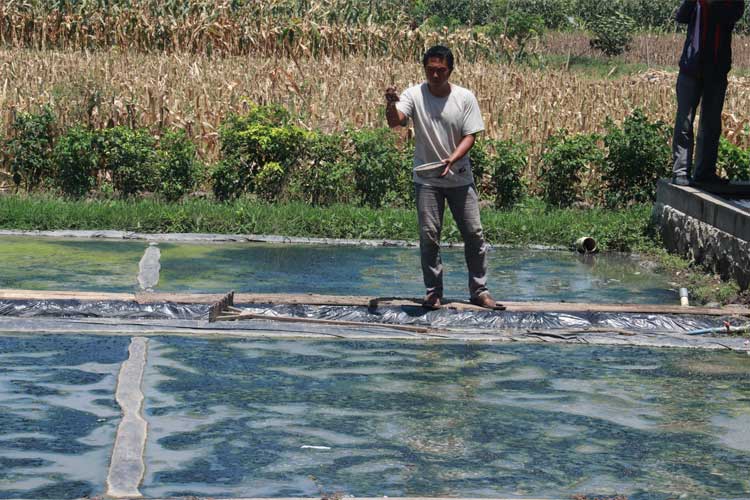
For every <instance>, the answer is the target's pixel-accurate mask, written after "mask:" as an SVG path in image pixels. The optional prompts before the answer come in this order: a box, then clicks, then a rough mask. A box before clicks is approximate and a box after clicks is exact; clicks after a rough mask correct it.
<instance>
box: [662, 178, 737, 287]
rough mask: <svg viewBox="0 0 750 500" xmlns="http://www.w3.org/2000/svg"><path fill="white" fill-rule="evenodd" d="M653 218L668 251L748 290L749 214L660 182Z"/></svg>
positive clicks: (700, 193)
mask: <svg viewBox="0 0 750 500" xmlns="http://www.w3.org/2000/svg"><path fill="white" fill-rule="evenodd" d="M653 217H654V222H655V223H656V224H657V226H658V227H659V230H660V233H661V236H662V238H663V240H664V244H665V246H666V247H667V249H668V250H669V251H672V252H676V253H678V254H680V255H682V256H684V257H687V258H689V259H692V260H694V261H695V262H698V263H700V264H703V265H705V266H707V267H709V268H710V269H712V270H714V271H715V272H717V273H718V274H720V275H721V276H722V277H723V278H725V279H736V280H737V282H738V283H739V285H740V286H741V287H742V289H747V288H748V287H750V243H749V242H748V241H749V240H750V214H748V213H747V212H746V211H745V210H743V209H742V208H741V207H738V206H737V205H734V204H732V203H731V202H727V201H726V200H724V199H722V198H720V197H718V196H715V195H712V194H709V193H706V192H703V191H701V190H699V189H696V188H692V187H682V186H673V185H671V184H669V183H667V182H665V181H660V182H659V186H658V191H657V198H656V204H655V205H654V211H653Z"/></svg>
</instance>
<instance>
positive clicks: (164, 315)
mask: <svg viewBox="0 0 750 500" xmlns="http://www.w3.org/2000/svg"><path fill="white" fill-rule="evenodd" d="M237 306H238V307H243V308H245V309H247V310H248V311H249V312H252V313H254V314H263V315H267V316H288V317H297V318H313V319H328V320H341V321H357V322H362V323H365V324H366V323H385V324H392V325H415V326H428V327H432V328H456V329H472V330H474V329H476V330H523V331H528V330H542V331H543V330H571V329H591V328H598V329H612V330H626V331H632V332H634V333H635V332H673V333H681V332H685V333H686V332H690V331H693V330H699V329H705V328H714V327H718V326H721V325H723V321H724V320H725V318H719V317H713V316H694V315H669V314H643V313H639V314H636V313H600V312H581V313H554V312H508V311H503V312H495V311H487V312H483V311H456V310H451V309H448V308H444V309H441V310H438V311H427V310H425V309H424V308H422V307H419V306H401V307H378V308H377V309H368V308H366V307H359V306H309V305H258V304H244V305H243V304H237ZM0 316H8V317H22V318H34V317H38V318H109V319H117V318H121V319H130V320H138V319H143V320H153V319H159V320H204V319H207V318H208V305H206V304H173V303H158V304H139V303H137V302H125V301H78V300H33V301H26V300H0Z"/></svg>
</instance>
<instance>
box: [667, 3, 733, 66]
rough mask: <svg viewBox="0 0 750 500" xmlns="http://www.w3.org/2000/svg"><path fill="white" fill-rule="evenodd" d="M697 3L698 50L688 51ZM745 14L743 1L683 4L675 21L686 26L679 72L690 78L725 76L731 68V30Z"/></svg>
mask: <svg viewBox="0 0 750 500" xmlns="http://www.w3.org/2000/svg"><path fill="white" fill-rule="evenodd" d="M699 3H700V6H701V8H700V11H701V12H700V16H701V20H700V25H699V26H700V34H699V36H700V42H699V43H700V45H699V47H700V49H699V50H698V52H697V53H695V52H694V51H693V50H691V47H692V45H693V37H694V36H695V35H694V34H695V23H696V22H697V21H698V4H699ZM744 11H745V1H744V0H714V1H713V2H709V1H708V0H683V2H682V4H681V5H680V7H679V9H677V14H675V20H676V21H677V22H678V23H682V24H687V25H688V30H687V38H686V39H685V47H684V48H683V49H682V57H680V71H682V72H684V73H688V74H691V75H694V76H698V77H701V76H705V75H720V76H726V74H727V73H729V70H730V69H731V68H732V30H733V29H734V25H735V23H736V22H737V21H739V20H740V18H741V17H742V14H743V13H744Z"/></svg>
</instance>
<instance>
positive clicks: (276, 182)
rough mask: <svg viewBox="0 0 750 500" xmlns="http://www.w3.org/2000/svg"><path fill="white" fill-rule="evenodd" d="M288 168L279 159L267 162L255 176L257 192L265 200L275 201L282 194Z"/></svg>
mask: <svg viewBox="0 0 750 500" xmlns="http://www.w3.org/2000/svg"><path fill="white" fill-rule="evenodd" d="M285 177H286V169H285V168H284V166H283V165H282V164H281V163H279V162H277V161H269V162H267V163H265V164H264V165H263V166H262V167H261V168H260V170H259V171H258V175H257V176H256V178H255V192H256V194H257V195H258V197H260V198H261V199H263V200H265V201H274V200H275V199H276V198H278V197H279V195H280V194H281V189H282V187H283V183H284V178H285Z"/></svg>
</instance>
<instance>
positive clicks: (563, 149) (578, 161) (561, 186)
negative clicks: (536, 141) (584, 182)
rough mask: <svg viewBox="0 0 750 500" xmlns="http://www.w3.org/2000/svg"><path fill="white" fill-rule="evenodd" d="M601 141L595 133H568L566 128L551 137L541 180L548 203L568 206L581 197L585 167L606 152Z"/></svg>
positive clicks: (599, 159) (597, 160)
mask: <svg viewBox="0 0 750 500" xmlns="http://www.w3.org/2000/svg"><path fill="white" fill-rule="evenodd" d="M598 142H599V136H597V135H595V134H575V135H572V136H568V135H567V132H566V131H565V130H561V131H559V132H558V133H557V134H555V135H552V136H551V137H550V138H549V139H547V141H546V143H545V145H544V152H543V153H542V171H541V175H540V179H539V181H540V185H541V188H542V197H543V198H544V200H545V201H546V202H547V203H548V204H550V205H552V206H556V207H568V206H571V205H572V204H574V203H575V202H576V201H579V184H580V180H581V179H580V176H581V173H582V171H585V170H588V169H591V168H593V167H594V166H595V165H597V164H598V163H600V162H601V161H602V158H603V156H604V154H603V152H602V151H601V149H600V148H599V145H598Z"/></svg>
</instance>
